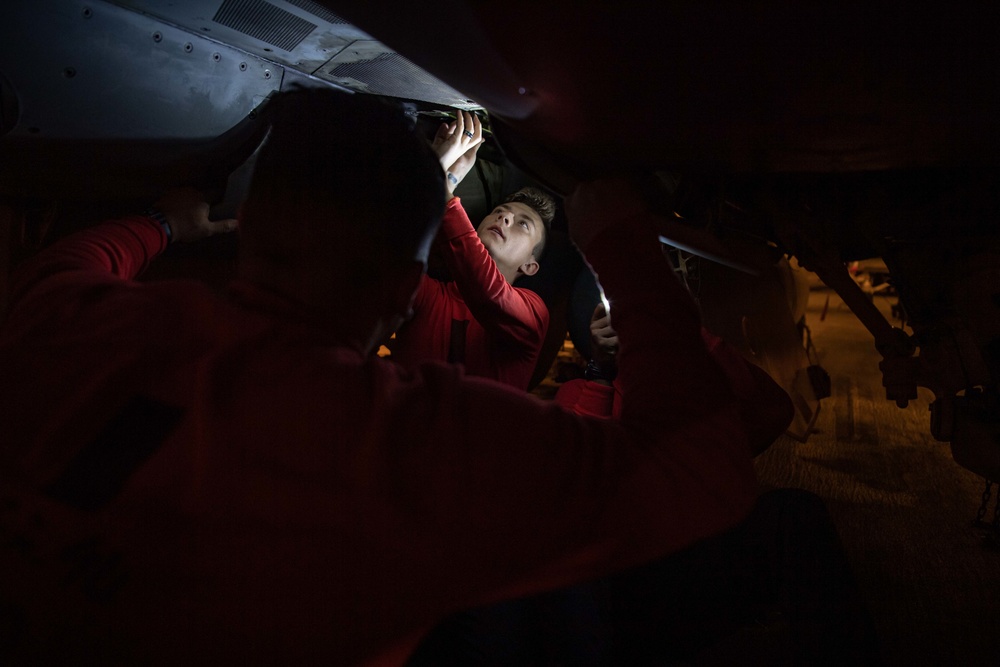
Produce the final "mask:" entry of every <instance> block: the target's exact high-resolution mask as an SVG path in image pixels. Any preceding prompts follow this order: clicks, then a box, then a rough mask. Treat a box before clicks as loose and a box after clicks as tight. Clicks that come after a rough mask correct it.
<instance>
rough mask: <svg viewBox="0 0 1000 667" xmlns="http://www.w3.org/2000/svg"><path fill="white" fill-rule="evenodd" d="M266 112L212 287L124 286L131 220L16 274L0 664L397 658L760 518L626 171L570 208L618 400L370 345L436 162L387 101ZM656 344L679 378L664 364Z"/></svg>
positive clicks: (189, 203) (9, 335)
mask: <svg viewBox="0 0 1000 667" xmlns="http://www.w3.org/2000/svg"><path fill="white" fill-rule="evenodd" d="M274 104H275V105H276V106H277V109H276V110H275V112H274V113H275V116H274V127H273V130H272V133H271V136H270V138H269V140H268V145H267V146H266V147H265V148H264V149H263V151H262V153H261V155H260V158H259V160H258V165H257V173H256V174H255V178H254V182H253V184H252V185H251V189H250V195H249V197H248V199H247V201H246V202H245V205H244V208H243V216H242V219H241V269H240V270H241V276H242V277H241V280H240V281H238V282H237V283H236V284H235V285H234V286H233V287H232V289H231V290H230V292H229V293H228V295H227V296H225V297H224V298H219V297H217V296H216V295H214V294H212V293H211V292H210V291H209V290H208V289H207V288H206V287H204V286H201V285H199V284H196V283H192V282H180V281H175V282H165V283H151V284H146V285H139V284H137V283H135V282H132V281H131V278H133V277H134V276H135V275H136V274H137V273H138V272H139V271H140V270H141V269H142V268H143V267H144V266H145V265H146V264H147V263H148V262H149V261H150V260H152V259H153V258H154V257H155V256H156V255H157V254H159V253H160V252H161V251H162V250H163V249H164V248H165V246H166V245H167V241H168V239H167V236H166V234H165V233H164V230H163V229H161V226H160V225H159V224H158V223H157V222H156V221H155V220H153V219H149V218H146V217H143V216H135V217H133V218H131V219H125V220H120V221H113V222H108V223H103V224H102V225H99V226H97V227H94V228H92V229H90V230H87V231H84V232H81V233H80V234H78V235H75V236H72V237H68V238H66V239H64V240H62V241H60V242H58V243H57V244H55V245H53V246H52V247H51V248H49V249H47V250H45V251H44V252H42V253H40V254H39V255H38V256H37V257H36V258H34V259H33V260H31V261H30V262H29V263H27V264H26V265H25V266H23V267H21V269H20V270H19V272H18V274H17V276H16V277H15V283H14V288H13V290H12V293H11V298H10V304H11V306H10V309H9V311H8V313H7V316H6V320H5V321H4V323H3V325H2V328H0V367H2V368H3V374H2V376H0V404H2V405H4V408H5V411H6V412H5V413H4V415H3V416H2V418H0V443H2V444H0V456H2V460H0V484H2V487H0V488H2V493H3V499H4V500H3V505H2V514H0V528H2V529H3V531H4V533H5V534H6V535H8V536H9V537H10V539H5V540H3V541H2V545H0V567H2V572H3V574H2V575H0V581H2V582H3V588H2V596H3V597H2V600H0V603H2V605H3V609H4V610H5V611H4V613H5V615H6V617H7V618H10V619H13V622H15V624H16V625H17V632H16V633H8V634H7V636H6V637H5V639H4V642H3V643H0V651H2V652H3V655H2V656H0V657H2V659H3V660H2V661H4V662H8V663H10V662H18V661H20V662H23V661H25V660H28V659H30V660H31V661H34V662H60V661H65V662H78V661H79V660H81V659H82V660H84V661H92V662H97V663H107V662H114V663H142V664H151V663H160V664H179V663H181V662H183V661H195V662H198V663H205V662H220V661H221V662H226V663H236V662H246V661H253V662H277V661H283V662H292V663H295V662H301V661H304V660H323V661H325V662H328V663H336V664H358V663H366V664H396V663H399V662H401V661H403V660H404V659H405V657H406V655H407V654H408V652H409V651H410V650H411V649H412V648H413V646H415V644H416V642H417V641H418V640H419V638H420V636H421V635H422V634H423V633H424V632H426V631H427V630H428V629H429V628H430V627H431V626H432V625H433V624H434V623H435V622H437V621H438V620H440V619H441V618H443V617H444V616H445V615H446V614H448V613H449V612H452V611H454V610H457V609H460V608H466V607H470V606H474V605H478V604H486V603H489V602H493V601H496V600H500V599H503V598H506V597H514V596H518V595H524V594H528V593H531V592H534V591H540V590H544V589H549V588H555V587H558V586H564V585H567V584H571V583H573V582H576V581H580V580H583V579H587V578H590V577H594V576H599V575H601V574H605V573H608V572H611V571H614V570H617V569H620V568H624V567H628V566H631V565H635V564H638V563H641V562H645V561H649V560H651V559H653V558H656V557H658V556H661V555H663V554H666V553H669V552H672V551H676V550H678V549H681V548H683V547H684V546H686V545H688V544H690V543H692V542H694V541H696V540H699V539H701V538H704V537H706V536H708V535H711V534H714V533H717V532H719V531H721V530H723V529H725V528H726V527H728V526H731V525H733V524H734V523H736V522H737V521H738V520H739V519H740V518H741V517H742V516H743V515H744V514H745V513H746V512H747V511H748V509H749V507H750V505H751V503H752V501H753V498H754V492H755V484H754V478H753V472H752V467H751V464H750V456H749V452H748V450H747V446H746V442H745V437H744V436H743V435H742V433H741V428H740V425H739V417H738V415H737V414H736V412H735V410H734V409H733V408H732V406H731V405H730V403H731V400H730V396H729V393H728V389H727V388H726V381H725V378H724V377H723V375H722V373H721V372H720V371H719V369H718V368H717V366H715V365H714V363H713V362H712V361H711V360H710V358H709V356H708V354H707V353H706V352H705V348H704V345H703V344H702V343H701V340H700V338H699V322H698V317H697V314H696V311H695V308H694V306H693V303H692V302H691V301H690V299H689V298H688V296H687V295H686V294H685V292H684V290H683V289H682V287H681V286H680V284H679V283H678V282H677V281H676V280H675V278H674V277H673V275H672V272H671V270H670V267H669V266H668V265H667V264H665V263H664V261H663V258H662V256H661V254H660V251H659V248H658V244H657V241H656V234H655V232H654V231H653V229H652V228H651V227H650V226H649V225H648V223H649V219H648V216H647V215H646V214H645V213H643V212H642V211H641V210H639V209H637V208H633V207H631V206H630V208H629V209H628V210H619V207H620V206H621V204H622V202H623V201H624V202H631V201H634V198H633V197H630V196H624V197H623V196H622V186H618V185H614V184H603V185H601V184H597V185H593V186H589V187H584V188H581V189H580V191H579V192H578V193H577V194H576V195H575V196H574V198H573V199H572V200H571V201H570V204H571V206H570V207H569V213H570V220H571V224H572V229H571V231H572V233H573V234H574V237H575V239H576V241H577V243H578V244H579V245H580V247H581V248H582V249H583V250H584V251H585V252H586V253H587V257H588V259H589V260H590V261H591V263H592V264H593V266H594V267H595V269H596V270H597V271H598V272H599V273H600V278H601V282H602V284H603V285H604V287H605V290H606V291H607V293H608V295H609V298H612V299H614V300H615V304H616V325H617V329H618V332H619V334H620V338H621V353H620V355H619V359H618V365H619V369H620V371H619V373H620V374H619V383H620V385H621V391H622V403H623V410H622V415H621V420H620V422H608V421H599V420H590V419H587V418H583V417H579V416H575V415H571V414H568V413H566V412H564V411H562V410H561V409H559V408H558V407H556V406H553V405H550V404H545V403H543V402H541V401H538V400H535V399H534V398H533V397H530V396H525V395H523V394H522V393H521V392H518V391H515V390H512V389H510V388H507V387H503V386H500V385H497V384H495V383H492V382H488V381H485V380H477V379H472V378H465V377H463V376H462V374H461V371H460V370H458V369H456V368H453V367H449V366H446V365H443V364H429V365H426V366H423V367H421V368H419V369H417V370H416V371H413V372H409V371H404V370H401V369H400V368H399V367H398V366H396V365H394V364H392V363H389V362H385V361H382V360H379V359H378V358H376V357H375V356H374V355H372V354H371V352H372V350H373V349H374V347H375V346H377V345H378V344H379V342H381V341H382V340H384V339H385V337H386V336H387V335H388V334H389V332H391V331H392V330H393V329H394V328H395V327H396V326H398V323H399V322H400V321H401V320H402V319H403V318H404V316H405V314H406V310H407V309H408V307H409V303H410V299H411V298H412V296H413V293H414V291H415V289H416V286H417V284H418V282H419V280H420V277H421V274H422V270H423V266H424V261H425V258H426V249H427V245H428V244H429V242H430V239H431V238H432V236H433V234H434V231H435V228H436V224H437V221H438V217H439V216H440V213H441V209H442V196H441V193H442V190H443V187H442V182H441V178H442V177H441V172H440V168H439V167H438V166H437V164H436V161H435V157H434V155H433V154H432V153H431V152H430V149H429V148H428V147H427V146H426V145H425V144H424V143H423V142H422V141H421V140H420V139H418V138H417V137H415V136H412V135H411V134H410V133H409V129H408V128H407V127H406V126H405V123H404V121H403V120H402V115H401V114H400V113H399V112H398V111H389V110H387V109H385V108H384V107H382V106H381V105H379V104H377V103H376V102H375V101H373V100H369V99H365V98H360V99H353V98H350V97H347V96H344V95H342V94H340V93H334V92H331V91H310V92H299V93H293V94H291V95H289V96H285V97H284V98H279V99H278V100H276V101H275V102H274ZM311 121H316V122H311ZM359 192H364V193H365V194H366V196H358V194H359ZM160 206H161V209H162V211H163V213H164V214H165V216H166V219H167V222H169V223H170V226H171V227H172V232H173V235H174V239H175V240H180V241H183V240H190V239H195V238H197V237H199V236H204V235H206V234H207V233H208V230H209V229H210V223H208V221H207V219H206V218H205V210H207V207H200V206H198V205H197V202H196V201H193V200H191V199H189V198H185V197H184V196H183V193H181V194H178V195H174V196H171V197H168V198H165V199H164V200H161V202H160ZM611 222H614V223H615V224H614V225H613V226H609V224H610V223H611ZM591 250H592V252H591ZM668 365H669V367H670V371H671V372H672V373H677V374H679V375H680V376H683V377H686V378H688V382H686V383H684V384H683V386H679V385H677V384H674V383H669V384H662V383H661V381H660V379H661V376H662V374H663V370H664V368H665V367H666V366H668Z"/></svg>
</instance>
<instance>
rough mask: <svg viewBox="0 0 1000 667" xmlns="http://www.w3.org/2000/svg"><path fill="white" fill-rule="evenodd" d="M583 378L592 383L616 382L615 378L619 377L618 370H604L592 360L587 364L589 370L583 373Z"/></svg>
mask: <svg viewBox="0 0 1000 667" xmlns="http://www.w3.org/2000/svg"><path fill="white" fill-rule="evenodd" d="M583 377H584V378H585V379H587V380H591V381H594V380H604V381H605V382H614V380H615V378H616V377H618V369H617V368H612V369H611V370H606V369H602V368H601V365H600V364H598V363H597V362H596V361H594V360H593V359H591V360H590V361H588V362H587V370H585V371H584V372H583Z"/></svg>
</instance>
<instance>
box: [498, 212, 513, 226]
mask: <svg viewBox="0 0 1000 667" xmlns="http://www.w3.org/2000/svg"><path fill="white" fill-rule="evenodd" d="M500 221H501V222H502V223H503V224H504V225H505V226H507V227H510V226H511V224H512V223H513V222H514V216H512V215H511V214H509V213H501V214H500Z"/></svg>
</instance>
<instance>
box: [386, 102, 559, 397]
mask: <svg viewBox="0 0 1000 667" xmlns="http://www.w3.org/2000/svg"><path fill="white" fill-rule="evenodd" d="M481 145H482V125H481V123H480V121H479V118H478V117H477V116H475V115H474V114H471V113H467V112H459V113H458V114H457V119H456V120H455V122H453V123H451V124H450V125H443V126H442V128H441V129H440V130H439V131H438V134H437V135H436V136H435V140H434V143H433V146H434V148H435V151H436V152H437V154H438V156H439V160H440V162H441V165H442V168H443V169H444V170H445V174H446V181H445V188H446V193H447V195H446V196H447V203H446V204H445V212H444V217H443V219H442V223H441V231H440V232H439V236H438V239H439V242H438V247H439V248H440V250H441V254H442V257H443V259H444V262H445V265H446V266H447V268H448V271H449V273H450V274H451V277H452V279H453V280H452V281H450V282H443V281H440V280H435V279H434V278H431V277H429V276H424V278H423V280H422V281H421V283H420V289H419V290H418V291H417V296H416V297H415V299H414V302H413V318H412V319H411V320H410V321H409V322H408V323H407V324H406V325H405V326H404V327H403V328H402V329H400V331H399V332H398V333H397V334H396V340H395V342H394V344H393V347H392V358H393V359H394V360H395V361H398V362H400V363H402V364H404V365H405V366H408V367H412V366H414V365H416V364H417V363H419V362H422V361H431V360H436V361H447V362H449V363H461V364H464V366H465V369H466V372H468V373H469V374H470V375H476V376H481V377H487V378H492V379H494V380H498V381H499V382H502V383H504V384H507V385H510V386H512V387H516V388H518V389H527V388H528V383H529V381H530V380H531V376H532V374H533V373H534V371H535V365H536V364H537V362H538V355H539V351H540V350H541V346H542V343H543V342H544V340H545V332H546V330H547V329H548V323H549V312H548V309H547V308H546V307H545V303H544V302H543V301H542V299H541V297H539V296H538V295H537V294H535V293H534V292H532V291H531V290H529V289H524V288H519V287H515V286H514V283H515V281H516V280H517V279H518V278H520V277H521V276H531V275H534V274H535V273H536V272H537V271H538V267H539V265H538V261H539V259H540V258H541V256H542V252H543V250H544V247H545V239H546V234H547V233H548V227H549V225H550V224H551V222H552V217H553V215H554V213H555V204H554V202H553V201H552V200H551V198H550V197H549V196H548V195H546V194H545V193H543V192H541V191H540V190H537V189H534V188H524V189H522V190H519V191H518V192H515V193H514V194H512V195H511V196H510V197H508V198H507V200H506V201H505V202H504V203H502V204H500V205H499V206H497V207H496V208H495V209H494V210H493V211H492V212H491V213H490V214H489V215H487V216H486V217H485V218H484V219H483V221H482V222H481V223H480V224H479V227H478V228H476V227H473V226H472V222H471V221H470V220H469V216H468V215H466V213H465V209H463V208H462V203H461V200H460V199H459V198H458V197H456V196H455V194H454V189H455V186H456V185H458V183H459V182H461V180H462V179H463V178H464V177H465V175H466V174H468V172H469V170H470V169H472V166H473V165H474V164H475V160H476V151H477V150H478V149H479V146H481Z"/></svg>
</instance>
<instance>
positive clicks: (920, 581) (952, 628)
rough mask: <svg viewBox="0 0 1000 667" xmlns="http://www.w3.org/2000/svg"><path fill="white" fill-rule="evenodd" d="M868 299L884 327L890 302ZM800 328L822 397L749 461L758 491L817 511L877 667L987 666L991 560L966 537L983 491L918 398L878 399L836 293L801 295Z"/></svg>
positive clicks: (866, 345)
mask: <svg viewBox="0 0 1000 667" xmlns="http://www.w3.org/2000/svg"><path fill="white" fill-rule="evenodd" d="M827 297H829V307H828V308H827V312H826V317H825V318H824V319H822V320H821V319H820V317H821V315H822V312H823V306H824V303H825V302H826V299H827ZM875 299H876V303H877V304H878V305H879V308H880V309H882V310H883V312H884V313H885V315H886V317H890V308H891V303H892V302H894V301H895V298H893V297H890V298H885V297H879V296H876V297H875ZM806 319H807V324H808V326H809V327H810V329H811V331H812V338H813V342H814V343H815V345H816V348H817V352H818V355H819V360H820V363H821V364H822V365H823V367H824V368H825V369H826V370H827V372H829V374H830V376H831V379H832V385H833V395H832V396H830V397H829V398H826V399H824V400H823V401H822V408H821V412H820V414H819V416H818V417H817V421H816V424H815V432H814V433H813V434H812V435H811V436H810V438H809V440H808V442H806V443H804V444H803V443H799V442H795V441H794V440H792V439H790V438H787V437H782V438H781V439H779V440H778V441H777V442H775V444H774V445H772V446H771V447H770V449H769V450H768V451H766V452H764V454H762V455H761V456H760V457H758V459H757V468H758V473H759V476H760V480H761V483H762V484H763V485H764V486H765V487H766V488H770V487H795V488H802V489H807V490H809V491H813V492H814V493H817V494H819V495H820V496H822V497H823V499H824V500H825V501H826V502H827V504H828V507H829V508H830V511H831V513H832V515H833V518H834V521H835V523H836V524H837V528H838V530H839V532H840V535H841V539H842V540H843V543H844V546H845V548H846V550H847V553H848V556H849V558H850V559H851V561H852V564H853V566H854V568H855V573H856V575H857V577H858V579H859V583H860V585H861V588H862V590H863V592H864V593H865V596H866V599H867V601H868V604H869V607H870V609H871V612H872V615H873V617H874V619H875V622H876V625H877V628H878V631H879V635H880V639H881V641H882V647H883V657H884V659H885V663H886V665H890V666H893V667H895V666H897V665H899V666H902V665H906V666H907V667H912V666H918V665H963V666H975V665H995V664H998V660H1000V550H996V549H989V548H984V546H983V533H982V532H981V531H979V530H976V529H974V528H973V527H972V526H971V523H972V519H973V518H974V517H975V514H976V511H977V509H978V508H979V505H980V502H981V496H982V493H983V489H984V486H985V483H984V480H983V479H982V478H980V477H978V476H977V475H975V474H974V473H971V472H969V471H967V470H965V469H964V468H962V467H960V466H959V465H957V464H956V463H955V462H954V461H953V460H952V458H951V451H950V446H949V445H948V443H943V442H937V441H936V440H934V438H933V437H932V436H931V435H930V432H929V421H930V416H929V412H928V404H929V402H930V400H932V395H931V393H930V392H929V391H927V390H924V389H921V390H920V397H919V399H918V400H916V401H913V402H911V403H910V405H909V407H907V408H906V409H899V408H897V407H896V405H895V403H892V402H890V401H887V400H885V394H884V389H883V388H882V385H881V375H880V373H879V370H878V361H879V359H880V357H879V354H878V353H877V352H876V351H875V348H874V344H873V342H872V337H871V335H870V334H869V333H868V332H867V331H866V330H865V329H864V328H863V327H862V325H861V324H860V322H859V321H858V320H857V318H855V317H854V316H853V314H852V313H851V312H850V311H849V310H848V309H847V307H846V306H845V305H844V304H843V302H842V301H841V300H840V299H839V297H837V295H836V294H834V293H833V292H831V291H828V290H826V289H825V288H824V289H819V290H813V291H812V292H811V294H810V300H809V309H808V311H807V315H806ZM996 493H997V489H996V487H994V498H995V497H996ZM992 516H993V501H991V503H990V507H989V511H988V513H987V519H991V518H992Z"/></svg>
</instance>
